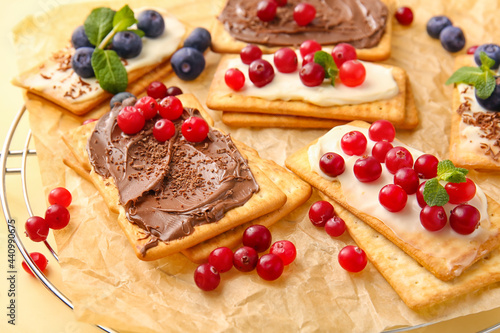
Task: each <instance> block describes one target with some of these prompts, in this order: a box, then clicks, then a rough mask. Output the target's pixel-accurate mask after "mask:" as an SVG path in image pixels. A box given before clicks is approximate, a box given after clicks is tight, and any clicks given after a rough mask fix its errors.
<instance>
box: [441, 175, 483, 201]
mask: <svg viewBox="0 0 500 333" xmlns="http://www.w3.org/2000/svg"><path fill="white" fill-rule="evenodd" d="M444 189H445V190H446V192H447V193H448V195H449V197H450V200H449V202H450V203H452V204H455V205H458V204H461V203H466V202H467V201H470V200H472V198H474V196H475V195H476V184H474V182H473V181H472V180H471V179H469V178H467V179H466V181H465V182H464V183H447V184H446V185H445V186H444Z"/></svg>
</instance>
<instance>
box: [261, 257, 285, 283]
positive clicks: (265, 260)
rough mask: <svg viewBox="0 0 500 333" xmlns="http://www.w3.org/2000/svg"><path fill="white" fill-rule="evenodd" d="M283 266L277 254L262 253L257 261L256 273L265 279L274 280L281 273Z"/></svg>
mask: <svg viewBox="0 0 500 333" xmlns="http://www.w3.org/2000/svg"><path fill="white" fill-rule="evenodd" d="M284 266H285V265H284V264H283V260H281V258H280V257H279V256H278V255H276V254H273V253H268V254H264V255H263V256H262V257H260V258H259V261H258V262H257V274H259V276H260V277H261V278H263V279H264V280H266V281H274V280H276V279H277V278H279V277H280V276H281V274H283V269H284Z"/></svg>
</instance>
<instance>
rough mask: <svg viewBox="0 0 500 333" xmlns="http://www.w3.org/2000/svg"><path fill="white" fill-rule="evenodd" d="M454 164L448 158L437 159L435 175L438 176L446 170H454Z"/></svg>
mask: <svg viewBox="0 0 500 333" xmlns="http://www.w3.org/2000/svg"><path fill="white" fill-rule="evenodd" d="M455 169H456V168H455V165H454V164H453V162H452V161H450V160H442V161H439V163H438V166H437V175H438V177H439V176H441V175H442V174H444V173H446V172H451V171H453V170H455Z"/></svg>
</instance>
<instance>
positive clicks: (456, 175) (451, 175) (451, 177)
mask: <svg viewBox="0 0 500 333" xmlns="http://www.w3.org/2000/svg"><path fill="white" fill-rule="evenodd" d="M439 178H440V179H442V180H445V181H447V182H450V183H465V181H466V179H465V175H464V174H463V173H461V172H460V171H457V170H453V171H451V172H446V173H444V174H442V175H441V177H439Z"/></svg>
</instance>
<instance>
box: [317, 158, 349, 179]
mask: <svg viewBox="0 0 500 333" xmlns="http://www.w3.org/2000/svg"><path fill="white" fill-rule="evenodd" d="M319 168H320V169H321V171H323V172H324V173H325V174H326V175H327V176H330V177H337V176H338V175H341V174H342V173H344V171H345V161H344V158H343V157H342V156H340V155H339V154H337V153H333V152H329V153H326V154H323V156H321V158H320V160H319Z"/></svg>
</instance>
